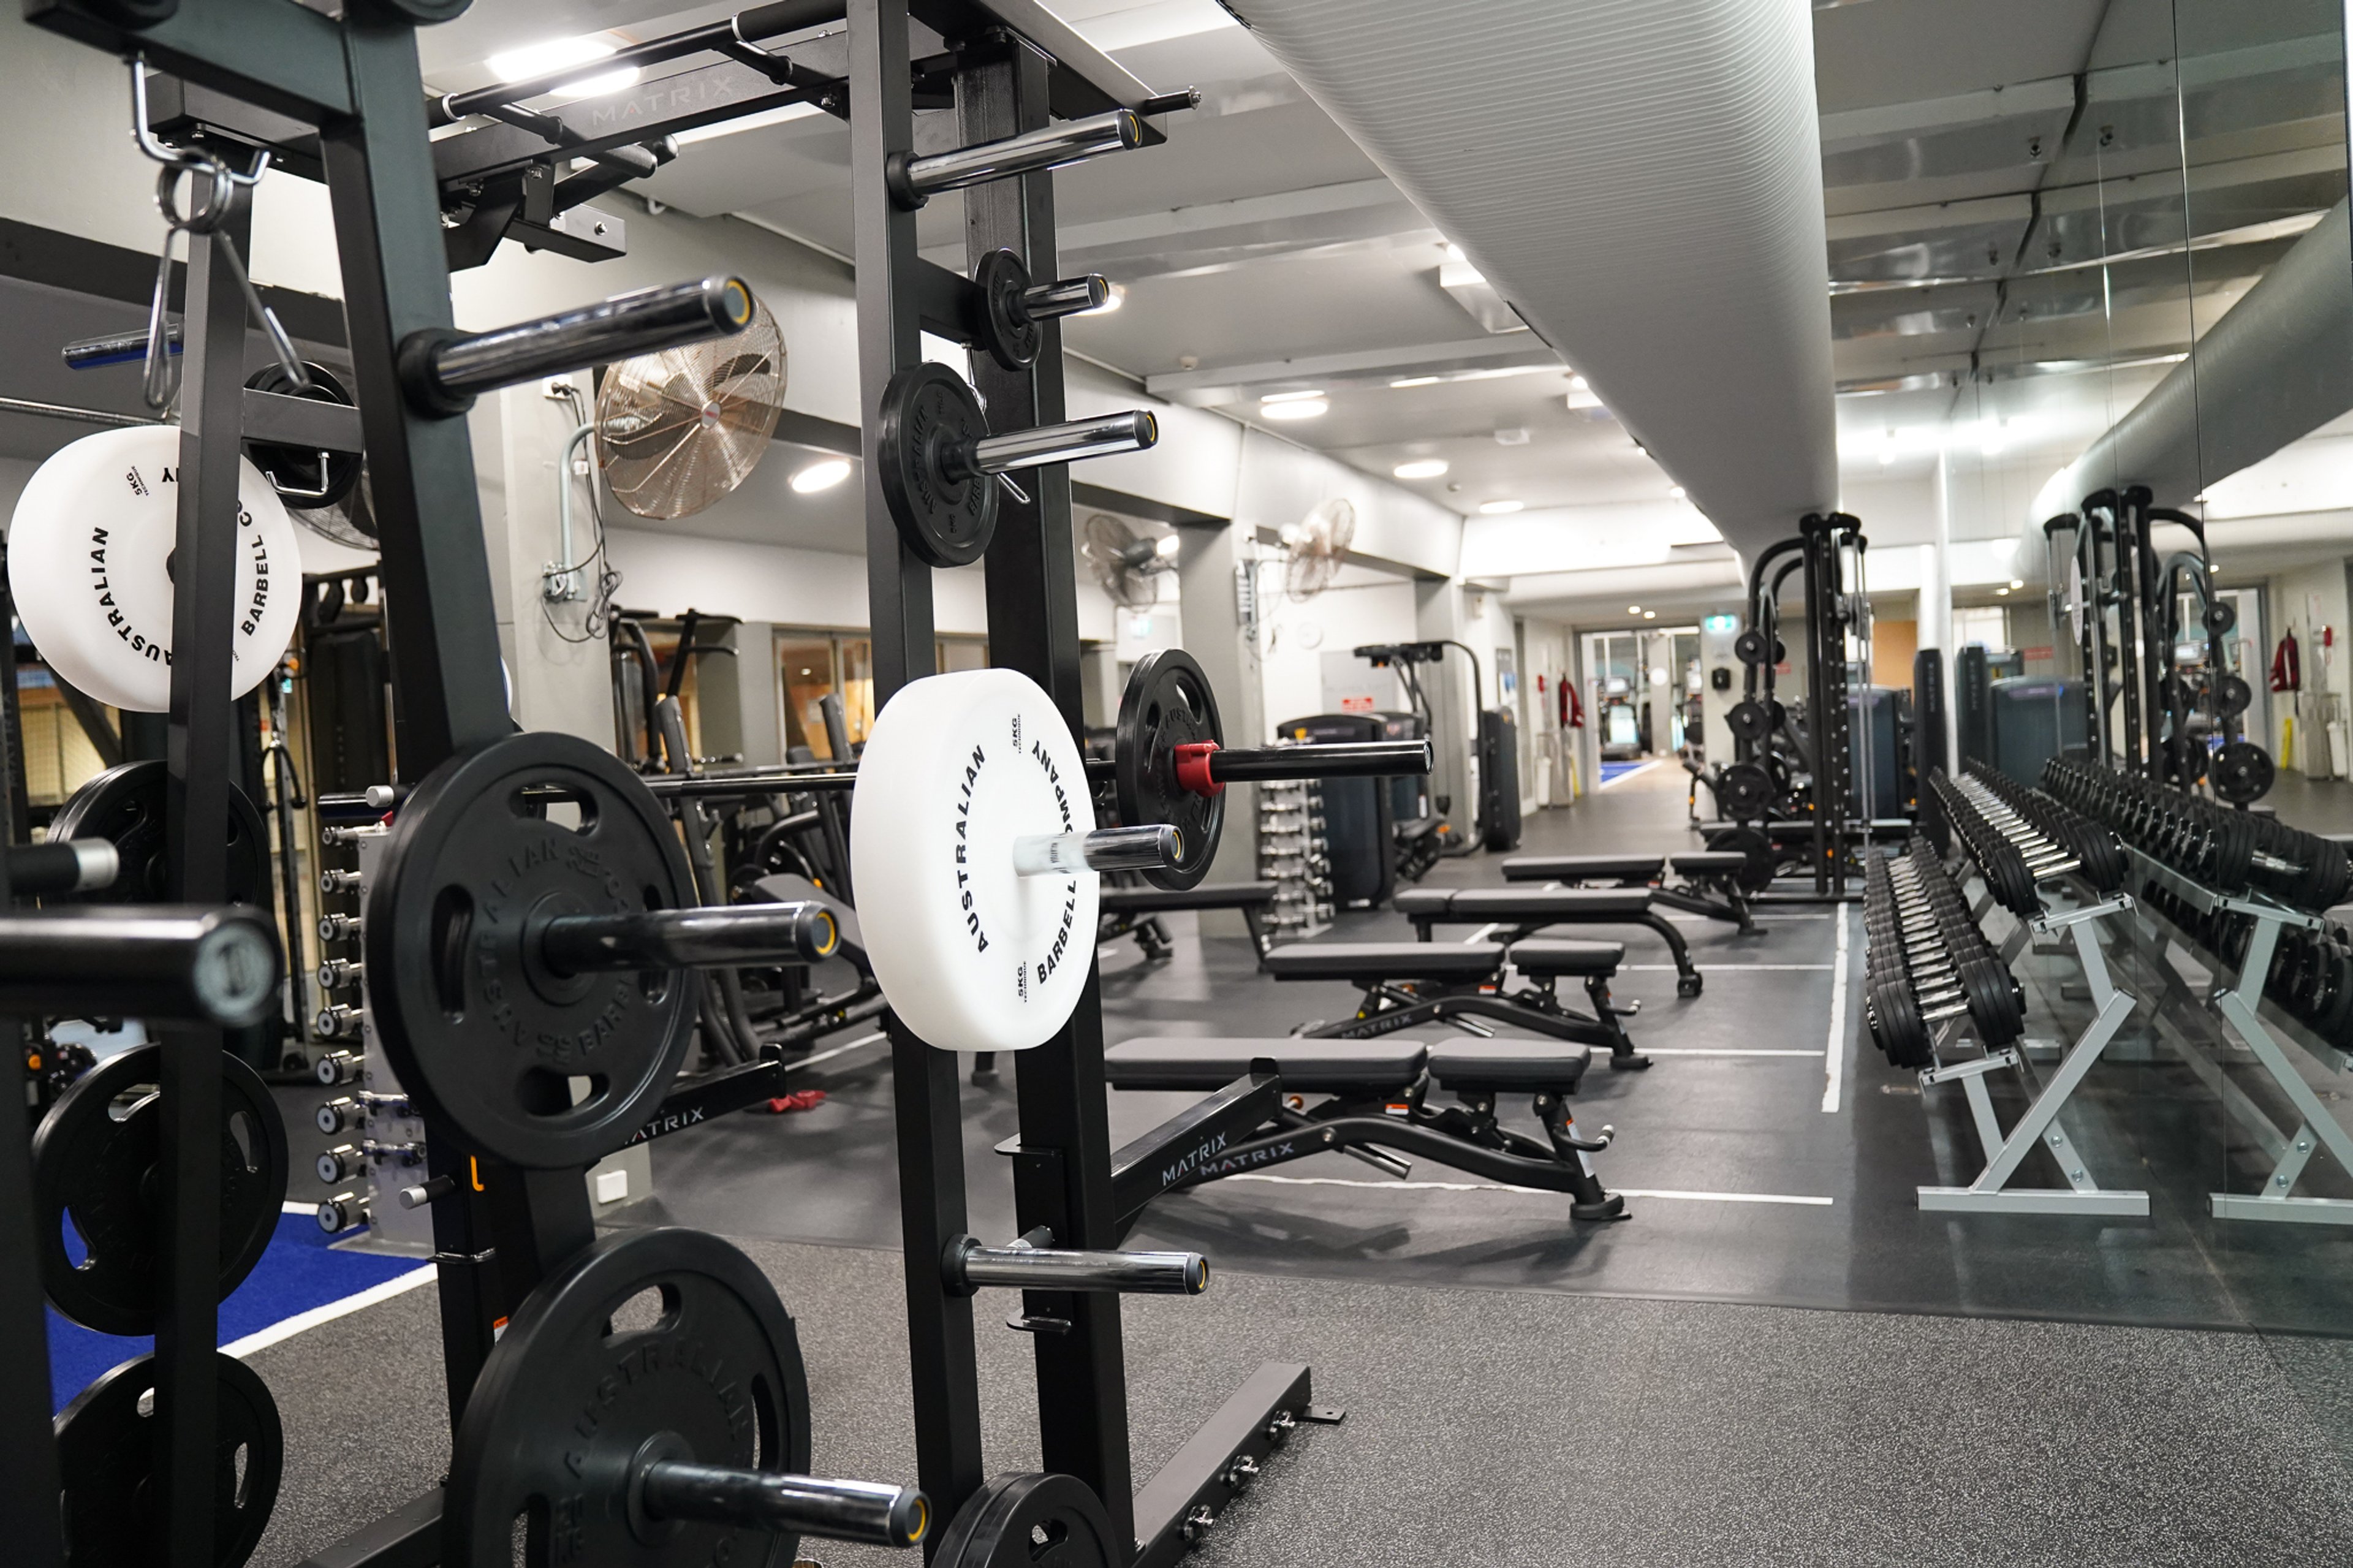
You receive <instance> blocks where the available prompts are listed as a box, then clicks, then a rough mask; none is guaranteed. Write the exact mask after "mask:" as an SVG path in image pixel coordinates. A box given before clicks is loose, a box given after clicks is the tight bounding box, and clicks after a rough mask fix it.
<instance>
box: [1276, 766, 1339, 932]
mask: <svg viewBox="0 0 2353 1568" xmlns="http://www.w3.org/2000/svg"><path fill="white" fill-rule="evenodd" d="M1258 846H1259V847H1258V874H1259V875H1260V876H1261V878H1263V879H1266V880H1267V881H1270V882H1272V883H1273V884H1274V886H1275V893H1274V908H1273V912H1272V913H1271V915H1270V916H1269V918H1268V921H1267V925H1268V928H1269V930H1270V931H1271V932H1272V933H1273V934H1274V935H1275V936H1276V937H1277V938H1279V939H1281V940H1282V941H1285V942H1298V941H1301V940H1303V939H1304V938H1307V937H1311V936H1315V935H1317V934H1319V933H1321V932H1323V931H1327V930H1329V929H1330V928H1331V924H1332V870H1331V858H1330V857H1331V846H1330V842H1329V840H1328V838H1327V837H1326V835H1325V831H1324V786H1323V785H1322V784H1318V783H1317V782H1315V781H1314V780H1313V779H1301V780H1288V781H1280V782H1272V783H1268V784H1261V785H1259V788H1258Z"/></svg>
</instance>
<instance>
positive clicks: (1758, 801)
mask: <svg viewBox="0 0 2353 1568" xmlns="http://www.w3.org/2000/svg"><path fill="white" fill-rule="evenodd" d="M1780 793H1781V792H1780V791H1779V790H1778V788H1776V787H1775V785H1774V784H1773V775H1772V774H1771V773H1767V772H1766V771H1765V770H1764V769H1763V768H1761V767H1759V766H1757V764H1756V763H1733V764H1732V766H1730V767H1728V768H1726V769H1725V770H1724V772H1723V773H1720V774H1718V775H1717V776H1716V784H1715V804H1716V805H1717V806H1718V807H1719V808H1721V809H1722V811H1723V812H1724V815H1725V816H1728V817H1731V818H1732V819H1733V820H1735V821H1736V822H1749V821H1754V820H1755V819H1757V818H1758V817H1760V816H1769V815H1771V813H1772V810H1773V801H1774V797H1775V796H1777V795H1779V794H1780Z"/></svg>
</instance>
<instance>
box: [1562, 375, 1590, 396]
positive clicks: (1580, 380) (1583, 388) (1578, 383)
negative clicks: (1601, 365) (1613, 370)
mask: <svg viewBox="0 0 2353 1568" xmlns="http://www.w3.org/2000/svg"><path fill="white" fill-rule="evenodd" d="M1568 389H1569V391H1571V392H1590V391H1592V390H1593V388H1592V387H1591V386H1589V385H1588V384H1586V380H1585V378H1584V377H1583V376H1581V375H1572V376H1570V377H1569V378H1568Z"/></svg>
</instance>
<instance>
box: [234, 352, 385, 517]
mask: <svg viewBox="0 0 2353 1568" xmlns="http://www.w3.org/2000/svg"><path fill="white" fill-rule="evenodd" d="M302 368H303V370H304V371H305V372H306V373H308V374H309V375H310V377H311V389H310V390H309V391H308V392H298V391H296V390H295V388H294V384H293V383H292V382H290V381H289V380H288V379H287V376H286V371H285V367H284V366H282V365H280V364H277V363H270V364H268V365H265V366H263V367H262V368H261V369H259V370H258V371H256V372H254V373H253V374H251V375H249V376H248V377H246V380H245V384H246V385H248V386H249V387H252V388H253V389H254V390H255V391H257V392H271V393H276V394H278V395H280V396H281V397H302V398H308V399H309V400H311V402H313V403H332V404H336V405H341V406H343V407H344V408H356V407H358V406H359V405H358V404H357V403H355V402H354V401H353V398H352V395H351V394H350V393H349V392H346V391H345V390H344V389H343V383H342V382H340V381H338V380H336V379H335V376H334V374H332V372H330V371H329V370H328V369H327V368H326V367H325V366H324V365H318V364H312V363H310V362H309V361H307V360H306V361H304V362H303V365H302ZM245 455H246V456H247V457H248V458H251V459H253V466H254V467H255V468H259V469H260V470H261V473H262V477H263V478H265V479H268V480H269V488H270V489H274V490H276V491H277V492H278V494H279V498H280V500H283V501H285V503H286V504H287V505H288V506H290V507H293V508H296V509H297V510H302V511H321V510H325V509H326V508H328V507H331V506H332V505H334V504H335V503H336V502H337V501H339V500H343V498H344V497H345V496H347V495H349V494H351V493H352V487H353V485H356V484H358V483H359V482H360V455H359V454H358V453H357V452H322V451H320V450H319V449H318V448H316V447H284V446H278V445H275V444H273V443H270V442H266V441H248V442H247V443H246V444H245Z"/></svg>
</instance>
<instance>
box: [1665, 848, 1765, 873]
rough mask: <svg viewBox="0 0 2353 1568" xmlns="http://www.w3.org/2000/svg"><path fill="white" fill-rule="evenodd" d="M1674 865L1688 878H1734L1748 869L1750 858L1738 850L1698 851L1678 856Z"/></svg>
mask: <svg viewBox="0 0 2353 1568" xmlns="http://www.w3.org/2000/svg"><path fill="white" fill-rule="evenodd" d="M1674 864H1675V869H1676V871H1678V872H1679V873H1681V874H1682V875H1683V876H1686V877H1734V876H1738V875H1739V874H1740V873H1741V872H1742V871H1745V870H1746V869H1747V868H1748V857H1747V856H1746V855H1743V854H1742V853H1741V852H1740V851H1739V850H1737V849H1696V850H1694V851H1693V852H1692V853H1690V854H1688V855H1678V856H1676V857H1675V858H1674Z"/></svg>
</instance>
